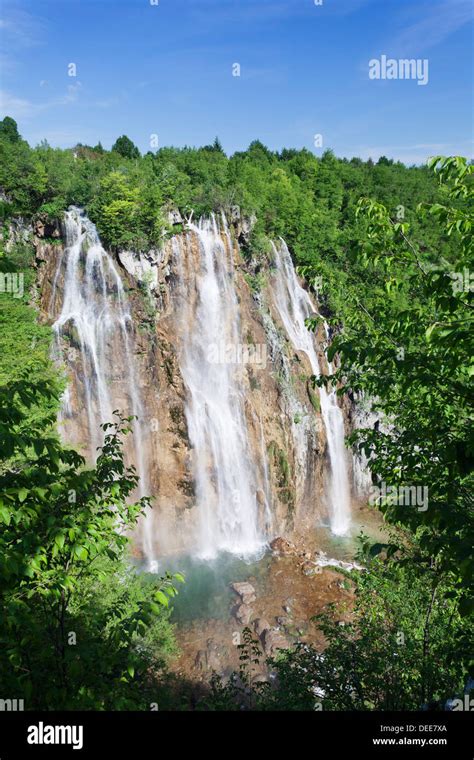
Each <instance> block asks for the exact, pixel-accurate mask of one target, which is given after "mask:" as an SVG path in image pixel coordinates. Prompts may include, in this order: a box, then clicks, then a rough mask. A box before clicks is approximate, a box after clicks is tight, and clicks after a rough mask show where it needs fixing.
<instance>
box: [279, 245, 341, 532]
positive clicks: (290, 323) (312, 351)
mask: <svg viewBox="0 0 474 760" xmlns="http://www.w3.org/2000/svg"><path fill="white" fill-rule="evenodd" d="M272 245H273V251H274V255H275V263H276V267H277V271H276V275H275V286H274V295H275V303H276V306H277V309H278V312H279V314H280V317H281V320H282V322H283V324H284V326H285V329H286V332H287V334H288V337H289V338H290V341H291V343H292V345H293V347H294V348H295V349H296V350H297V351H303V352H304V353H305V354H306V356H307V357H308V359H309V362H310V364H311V369H312V371H313V374H314V375H315V376H316V377H319V376H320V374H321V370H320V367H319V361H318V356H317V353H316V346H315V339H314V335H313V334H312V333H311V332H310V331H309V330H308V328H307V327H306V325H305V320H306V319H307V318H308V317H310V316H311V315H312V314H314V313H315V311H316V309H315V307H314V305H313V303H312V301H311V298H310V296H309V294H308V293H307V292H306V290H304V288H302V287H301V285H300V283H299V281H298V278H297V276H296V272H295V268H294V265H293V261H292V259H291V256H290V252H289V251H288V248H287V246H286V244H285V242H284V241H283V240H282V241H281V244H280V247H279V248H277V246H276V245H274V244H272ZM330 371H331V369H330ZM319 396H320V401H321V415H322V419H323V423H324V426H325V429H326V438H327V445H328V453H329V462H330V467H331V469H330V474H329V487H328V500H329V507H330V510H329V517H330V524H331V530H332V532H333V533H334V534H335V535H337V536H343V535H345V534H346V533H347V532H348V530H349V528H350V523H351V508H350V487H349V478H348V467H347V454H346V449H345V445H344V420H343V416H342V412H341V410H340V408H339V406H338V405H337V401H336V392H335V391H334V390H333V391H330V392H328V391H327V389H326V388H324V387H322V388H320V389H319Z"/></svg>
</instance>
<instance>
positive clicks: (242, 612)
mask: <svg viewBox="0 0 474 760" xmlns="http://www.w3.org/2000/svg"><path fill="white" fill-rule="evenodd" d="M252 615H253V609H252V608H251V607H250V606H249V605H248V604H239V605H238V606H237V607H236V608H235V610H234V617H235V619H236V620H238V621H239V623H241V624H242V625H248V624H249V623H250V621H251V619H252Z"/></svg>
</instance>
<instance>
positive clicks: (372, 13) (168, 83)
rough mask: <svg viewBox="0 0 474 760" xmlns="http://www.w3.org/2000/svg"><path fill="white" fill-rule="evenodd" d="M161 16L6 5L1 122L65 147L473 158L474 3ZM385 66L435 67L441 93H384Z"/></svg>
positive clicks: (387, 86) (80, 4) (227, 3)
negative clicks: (403, 61) (376, 72)
mask: <svg viewBox="0 0 474 760" xmlns="http://www.w3.org/2000/svg"><path fill="white" fill-rule="evenodd" d="M155 1H156V0H155ZM151 2H153V0H35V2H31V0H0V42H1V57H0V90H1V103H0V113H1V115H2V116H4V115H5V114H9V115H11V116H13V117H14V118H15V119H16V120H17V121H18V124H19V127H20V131H21V133H22V134H23V136H24V137H25V138H26V139H27V140H28V141H29V142H30V143H32V144H36V143H38V142H39V141H40V140H42V139H44V138H45V139H47V140H48V141H49V142H50V143H51V145H54V146H61V147H67V146H72V145H74V144H75V143H77V142H82V143H86V144H95V143H96V142H97V141H98V140H101V141H102V144H103V145H104V146H105V147H110V146H111V145H112V143H113V142H114V140H115V139H116V137H118V136H119V135H121V134H124V133H125V134H127V135H129V137H131V138H132V139H133V140H134V142H136V144H137V145H138V146H139V147H140V149H141V150H144V151H146V150H148V149H150V135H152V134H156V135H158V139H159V145H160V146H163V145H177V146H182V145H185V144H186V145H203V144H206V143H209V142H211V141H212V140H213V139H214V137H215V136H216V135H219V138H220V140H221V142H222V144H223V146H224V148H225V150H226V151H227V152H228V153H232V152H234V151H235V150H242V149H245V148H246V147H247V146H248V144H249V143H250V142H251V141H252V140H253V139H260V140H262V142H264V143H265V144H266V145H268V146H269V147H270V148H272V149H280V148H282V147H296V148H301V147H306V148H308V149H310V150H313V151H314V152H315V153H316V154H320V153H321V152H322V150H324V149H325V148H332V149H333V150H334V151H335V153H336V154H337V155H340V156H348V157H351V156H354V155H356V156H360V157H362V158H368V157H369V156H371V157H372V158H374V159H377V158H378V157H379V156H380V155H382V154H385V155H387V156H390V157H393V158H397V159H400V160H402V161H405V162H407V163H414V162H421V161H424V160H425V159H426V158H427V157H428V156H431V155H433V154H436V153H446V154H450V153H461V154H463V155H468V156H472V152H473V151H472V148H473V142H472V137H473V134H472V132H473V130H472V126H473V119H472V105H473V103H472V84H473V82H472V76H473V75H472V64H473V58H472V52H473V38H472V8H473V4H472V2H471V0H323V3H322V5H315V0H158V4H157V5H152V4H151ZM381 55H386V56H388V57H389V58H395V59H399V58H421V59H428V61H429V81H428V84H427V85H426V86H420V85H418V83H417V82H416V81H413V80H390V81H389V80H385V81H382V80H371V79H369V60H371V59H373V58H380V56H381ZM70 63H75V65H76V67H77V76H75V77H70V76H68V64H70ZM235 63H238V64H239V65H240V67H241V68H240V77H236V76H233V75H232V71H233V69H232V67H233V64H235ZM315 134H321V135H322V138H323V146H322V148H319V147H315V144H314V135H315Z"/></svg>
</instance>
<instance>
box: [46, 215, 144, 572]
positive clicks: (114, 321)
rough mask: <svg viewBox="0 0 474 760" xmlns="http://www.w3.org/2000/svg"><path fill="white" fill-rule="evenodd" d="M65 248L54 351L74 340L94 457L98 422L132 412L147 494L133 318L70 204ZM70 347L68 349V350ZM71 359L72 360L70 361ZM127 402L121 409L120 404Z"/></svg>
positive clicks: (66, 404)
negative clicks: (116, 389) (119, 389)
mask: <svg viewBox="0 0 474 760" xmlns="http://www.w3.org/2000/svg"><path fill="white" fill-rule="evenodd" d="M64 227H65V237H66V249H65V252H64V255H63V256H61V258H60V259H59V261H58V266H57V270H56V273H55V277H54V281H53V292H52V295H51V300H50V305H51V308H54V304H55V301H56V298H57V288H58V281H59V278H60V274H61V273H62V274H63V276H64V292H63V300H62V307H61V312H60V314H59V316H58V317H57V319H56V321H55V322H54V324H53V330H54V333H55V354H56V357H57V358H63V359H66V360H67V358H68V355H69V352H68V350H66V351H65V350H64V343H65V342H66V341H68V342H69V343H70V342H71V341H73V344H75V346H76V347H77V348H74V349H72V357H70V358H71V359H72V358H73V357H74V356H75V354H76V352H77V351H79V353H80V362H81V371H80V372H78V371H75V372H74V382H75V383H77V384H79V386H80V389H81V390H82V391H83V392H82V393H81V394H80V397H83V398H84V401H85V412H86V415H87V422H88V434H89V435H88V440H89V444H90V449H91V454H92V456H95V455H96V450H97V448H98V447H99V446H101V445H102V443H103V431H102V430H101V428H100V425H101V424H102V423H104V422H111V421H112V417H113V414H112V413H113V411H114V409H115V408H118V409H120V411H121V412H123V413H124V414H126V415H134V416H135V417H136V419H135V420H134V422H133V441H132V443H133V460H134V464H135V466H136V470H137V474H138V476H139V486H138V491H139V495H140V496H144V495H149V482H148V471H147V465H146V462H145V457H144V450H145V447H144V440H145V431H144V422H143V408H142V401H141V397H140V393H139V389H138V383H137V378H136V374H135V367H134V357H133V354H132V348H131V338H130V330H131V321H132V320H131V316H130V311H129V307H128V302H127V297H126V294H125V291H124V288H123V283H122V280H121V278H120V275H119V273H118V271H117V269H116V267H115V264H114V262H113V260H112V258H111V256H109V254H108V253H107V252H106V251H105V250H104V248H103V247H102V245H101V243H100V240H99V236H98V234H97V230H96V228H95V226H94V225H93V224H92V222H91V221H90V220H89V219H88V218H87V217H86V216H85V215H84V214H83V212H82V211H81V210H80V209H78V208H74V207H71V208H70V209H69V211H67V212H66V215H65V220H64ZM69 350H71V349H69ZM71 363H72V361H70V364H71ZM117 374H119V375H120V376H121V379H122V381H123V387H124V388H125V393H126V398H125V399H123V398H121V399H120V400H119V401H116V400H115V399H114V395H113V384H114V380H115V379H116V376H117ZM70 398H71V394H70V388H68V389H67V390H66V393H65V395H64V398H63V403H62V408H61V412H60V420H61V421H63V422H64V421H65V420H66V419H67V418H68V417H69V416H70V414H71V412H72V410H71V402H70ZM123 403H125V408H124V406H123ZM150 512H151V510H149V511H148V514H147V515H145V516H144V519H143V521H142V531H141V532H142V543H143V551H144V554H145V556H146V557H147V559H148V561H149V562H150V563H151V562H152V561H153V540H152V527H151V526H152V520H151V514H150Z"/></svg>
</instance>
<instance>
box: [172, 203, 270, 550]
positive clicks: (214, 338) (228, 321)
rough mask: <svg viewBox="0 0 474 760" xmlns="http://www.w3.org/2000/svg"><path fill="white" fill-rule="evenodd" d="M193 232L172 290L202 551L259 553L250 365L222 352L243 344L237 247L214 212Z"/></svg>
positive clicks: (178, 247)
mask: <svg viewBox="0 0 474 760" xmlns="http://www.w3.org/2000/svg"><path fill="white" fill-rule="evenodd" d="M188 230H189V231H188V233H187V235H186V236H181V237H180V238H173V241H172V257H173V269H174V272H175V280H176V281H175V282H173V287H172V291H173V300H174V305H175V314H176V319H177V320H178V322H179V334H180V338H181V340H180V342H181V345H180V347H179V357H180V369H181V374H182V377H183V380H184V383H185V387H186V391H187V393H186V406H185V414H186V420H187V425H188V434H189V439H190V443H191V446H192V467H193V475H194V480H195V497H196V506H197V510H198V536H197V553H198V554H199V556H201V557H205V558H210V557H214V556H216V554H217V553H218V552H219V551H228V552H232V553H234V554H238V555H241V556H252V555H255V554H257V553H258V552H260V551H261V550H262V549H263V547H264V545H265V531H264V529H263V528H262V527H261V526H260V522H259V510H258V503H257V492H258V490H259V485H260V482H261V480H262V479H264V477H265V473H264V474H263V476H262V473H261V472H259V468H258V466H257V463H256V462H255V461H254V457H252V453H251V445H250V441H249V430H248V425H247V421H246V415H245V384H244V370H245V368H244V367H243V366H242V363H239V362H238V361H235V360H234V361H232V360H229V361H226V360H225V359H224V357H222V356H221V355H219V352H218V351H216V349H217V347H218V346H222V345H225V346H228V347H232V348H234V349H236V348H238V347H239V346H241V345H242V337H241V330H240V318H239V304H238V299H237V294H236V289H235V281H234V262H233V251H232V244H231V240H230V235H229V231H228V227H227V223H226V221H225V217H222V220H221V222H220V223H219V224H218V222H217V220H216V218H215V217H214V216H212V217H211V218H210V219H207V220H206V219H202V220H201V221H200V222H199V223H198V224H191V223H190V222H189V223H188ZM265 466H266V464H265V465H264V467H265Z"/></svg>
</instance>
